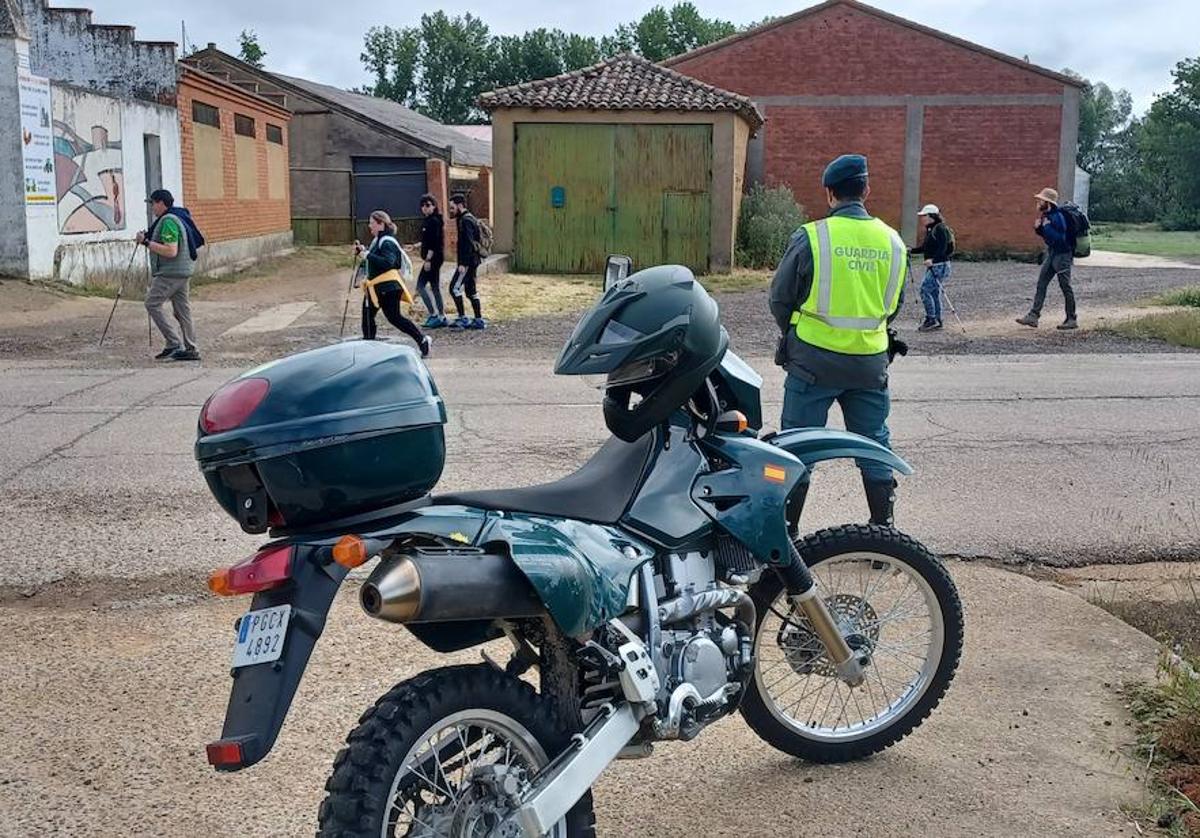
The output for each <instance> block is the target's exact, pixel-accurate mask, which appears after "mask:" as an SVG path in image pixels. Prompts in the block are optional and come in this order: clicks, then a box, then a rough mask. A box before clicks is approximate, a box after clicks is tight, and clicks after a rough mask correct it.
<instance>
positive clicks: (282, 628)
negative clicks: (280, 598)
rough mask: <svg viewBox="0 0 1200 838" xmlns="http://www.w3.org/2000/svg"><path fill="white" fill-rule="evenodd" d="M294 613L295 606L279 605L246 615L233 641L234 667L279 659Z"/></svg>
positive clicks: (243, 616) (239, 624)
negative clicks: (293, 607) (289, 621)
mask: <svg viewBox="0 0 1200 838" xmlns="http://www.w3.org/2000/svg"><path fill="white" fill-rule="evenodd" d="M291 614H292V606H290V605H277V606H275V607H274V608H261V609H259V610H258V611H249V612H247V613H246V614H244V615H242V619H241V622H239V623H238V629H237V641H236V642H235V643H234V644H233V668H234V669H238V668H239V667H243V666H254V664H256V663H270V662H271V661H274V660H279V656H280V655H282V654H283V644H284V641H285V640H287V627H288V617H290V616H291Z"/></svg>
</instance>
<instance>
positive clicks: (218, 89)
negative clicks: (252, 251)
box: [178, 69, 291, 242]
mask: <svg viewBox="0 0 1200 838" xmlns="http://www.w3.org/2000/svg"><path fill="white" fill-rule="evenodd" d="M195 100H199V101H200V102H203V103H204V104H207V105H211V106H212V107H215V108H217V109H218V110H219V111H220V114H221V146H222V152H223V153H222V159H223V166H224V178H223V179H224V197H222V198H211V199H200V198H198V197H196V196H197V191H196V181H197V171H196V158H195V145H194V142H193V132H194V130H195V126H194V124H193V122H192V102H193V101H195ZM178 103H179V105H178V106H179V123H180V153H181V157H182V163H183V197H182V200H181V203H182V204H184V205H185V206H186V207H187V208H188V209H189V210H191V212H192V215H193V216H194V217H195V219H196V223H197V225H198V226H199V227H200V229H201V230H202V231H203V232H204V235H205V237H206V238H207V239H208V240H209V241H213V242H219V241H228V240H231V239H241V238H250V237H253V236H264V235H268V234H270V233H282V232H287V231H288V230H289V229H291V201H290V194H289V189H288V188H287V186H286V185H285V186H284V188H283V190H282V193H283V194H282V196H281V197H276V198H274V199H272V198H271V197H270V195H271V187H270V181H269V174H268V172H269V163H268V159H267V157H268V155H267V145H268V144H267V138H266V131H267V125H268V124H271V125H277V126H279V127H280V128H281V129H282V134H283V143H284V146H283V147H284V150H285V151H286V149H287V142H288V120H289V118H290V114H289V113H288V112H287V111H285V110H283V109H282V108H278V107H275V106H274V105H272V104H271V103H269V102H267V101H266V100H262V99H259V98H258V97H255V96H250V95H249V94H246V93H244V92H243V91H241V90H240V89H239V88H236V87H233V86H231V85H227V84H225V83H223V82H221V81H219V80H217V79H214V78H212V77H211V76H208V75H206V74H202V73H199V72H197V71H194V70H191V69H184V70H183V71H182V75H181V78H180V81H179V88H178ZM234 114H240V115H242V116H248V117H251V118H252V119H253V120H254V143H255V151H256V153H257V168H258V176H257V181H258V198H257V199H242V198H239V197H238V175H237V154H236V151H235V148H236V143H235V137H237V135H236V134H235V133H234ZM284 159H285V160H286V159H287V157H286V154H285V155H284ZM286 181H287V179H286V178H285V184H286ZM279 192H280V190H279V189H278V185H277V188H276V195H279Z"/></svg>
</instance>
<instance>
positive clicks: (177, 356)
mask: <svg viewBox="0 0 1200 838" xmlns="http://www.w3.org/2000/svg"><path fill="white" fill-rule="evenodd" d="M171 360H172V361H199V360H200V353H199V352H197V351H196V350H195V349H176V350H175V351H174V352H173V353H171Z"/></svg>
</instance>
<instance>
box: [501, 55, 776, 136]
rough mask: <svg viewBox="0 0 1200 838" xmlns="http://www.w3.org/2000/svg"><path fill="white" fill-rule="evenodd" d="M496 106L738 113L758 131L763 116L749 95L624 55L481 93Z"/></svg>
mask: <svg viewBox="0 0 1200 838" xmlns="http://www.w3.org/2000/svg"><path fill="white" fill-rule="evenodd" d="M479 104H480V106H481V107H482V108H483V109H484V110H486V111H494V110H496V109H497V108H547V109H552V110H612V111H699V112H712V111H733V112H734V113H737V114H740V115H741V116H742V118H743V119H745V120H746V121H747V122H749V123H750V126H751V128H752V129H754V130H757V129H758V128H759V126H761V125H762V123H763V117H762V114H761V113H759V111H758V108H757V107H755V105H754V103H753V102H752V101H750V99H748V98H746V97H745V96H740V95H738V94H737V93H730V92H729V91H728V90H721V89H720V88H717V87H713V86H712V85H709V84H705V83H704V82H701V81H697V80H696V79H693V78H691V77H690V76H685V75H683V74H682V73H677V72H675V71H674V70H668V69H667V68H665V67H660V66H658V65H657V64H655V63H654V62H652V61H648V60H646V59H645V58H640V57H639V56H636V55H619V56H617V57H616V58H611V59H609V60H608V61H604V62H602V63H600V64H597V65H595V66H593V67H586V68H584V69H582V70H576V71H574V72H571V73H565V74H563V75H561V76H554V77H552V78H548V79H541V80H540V81H533V82H526V83H525V84H517V85H513V86H512V87H502V88H500V89H499V90H493V91H491V92H490V93H484V94H483V95H481V96H480V97H479Z"/></svg>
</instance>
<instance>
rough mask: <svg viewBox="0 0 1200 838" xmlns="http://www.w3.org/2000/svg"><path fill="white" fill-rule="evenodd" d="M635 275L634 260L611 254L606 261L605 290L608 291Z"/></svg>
mask: <svg viewBox="0 0 1200 838" xmlns="http://www.w3.org/2000/svg"><path fill="white" fill-rule="evenodd" d="M631 273H633V260H632V259H630V258H629V257H628V256H618V255H616V254H610V255H609V257H608V258H607V259H606V260H605V261H604V290H605V291H607V290H608V289H609V288H612V287H613V286H614V285H616V284H617V283H618V282H620V281H621V280H622V279H624V278H625V277H627V276H629V275H630V274H631Z"/></svg>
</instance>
